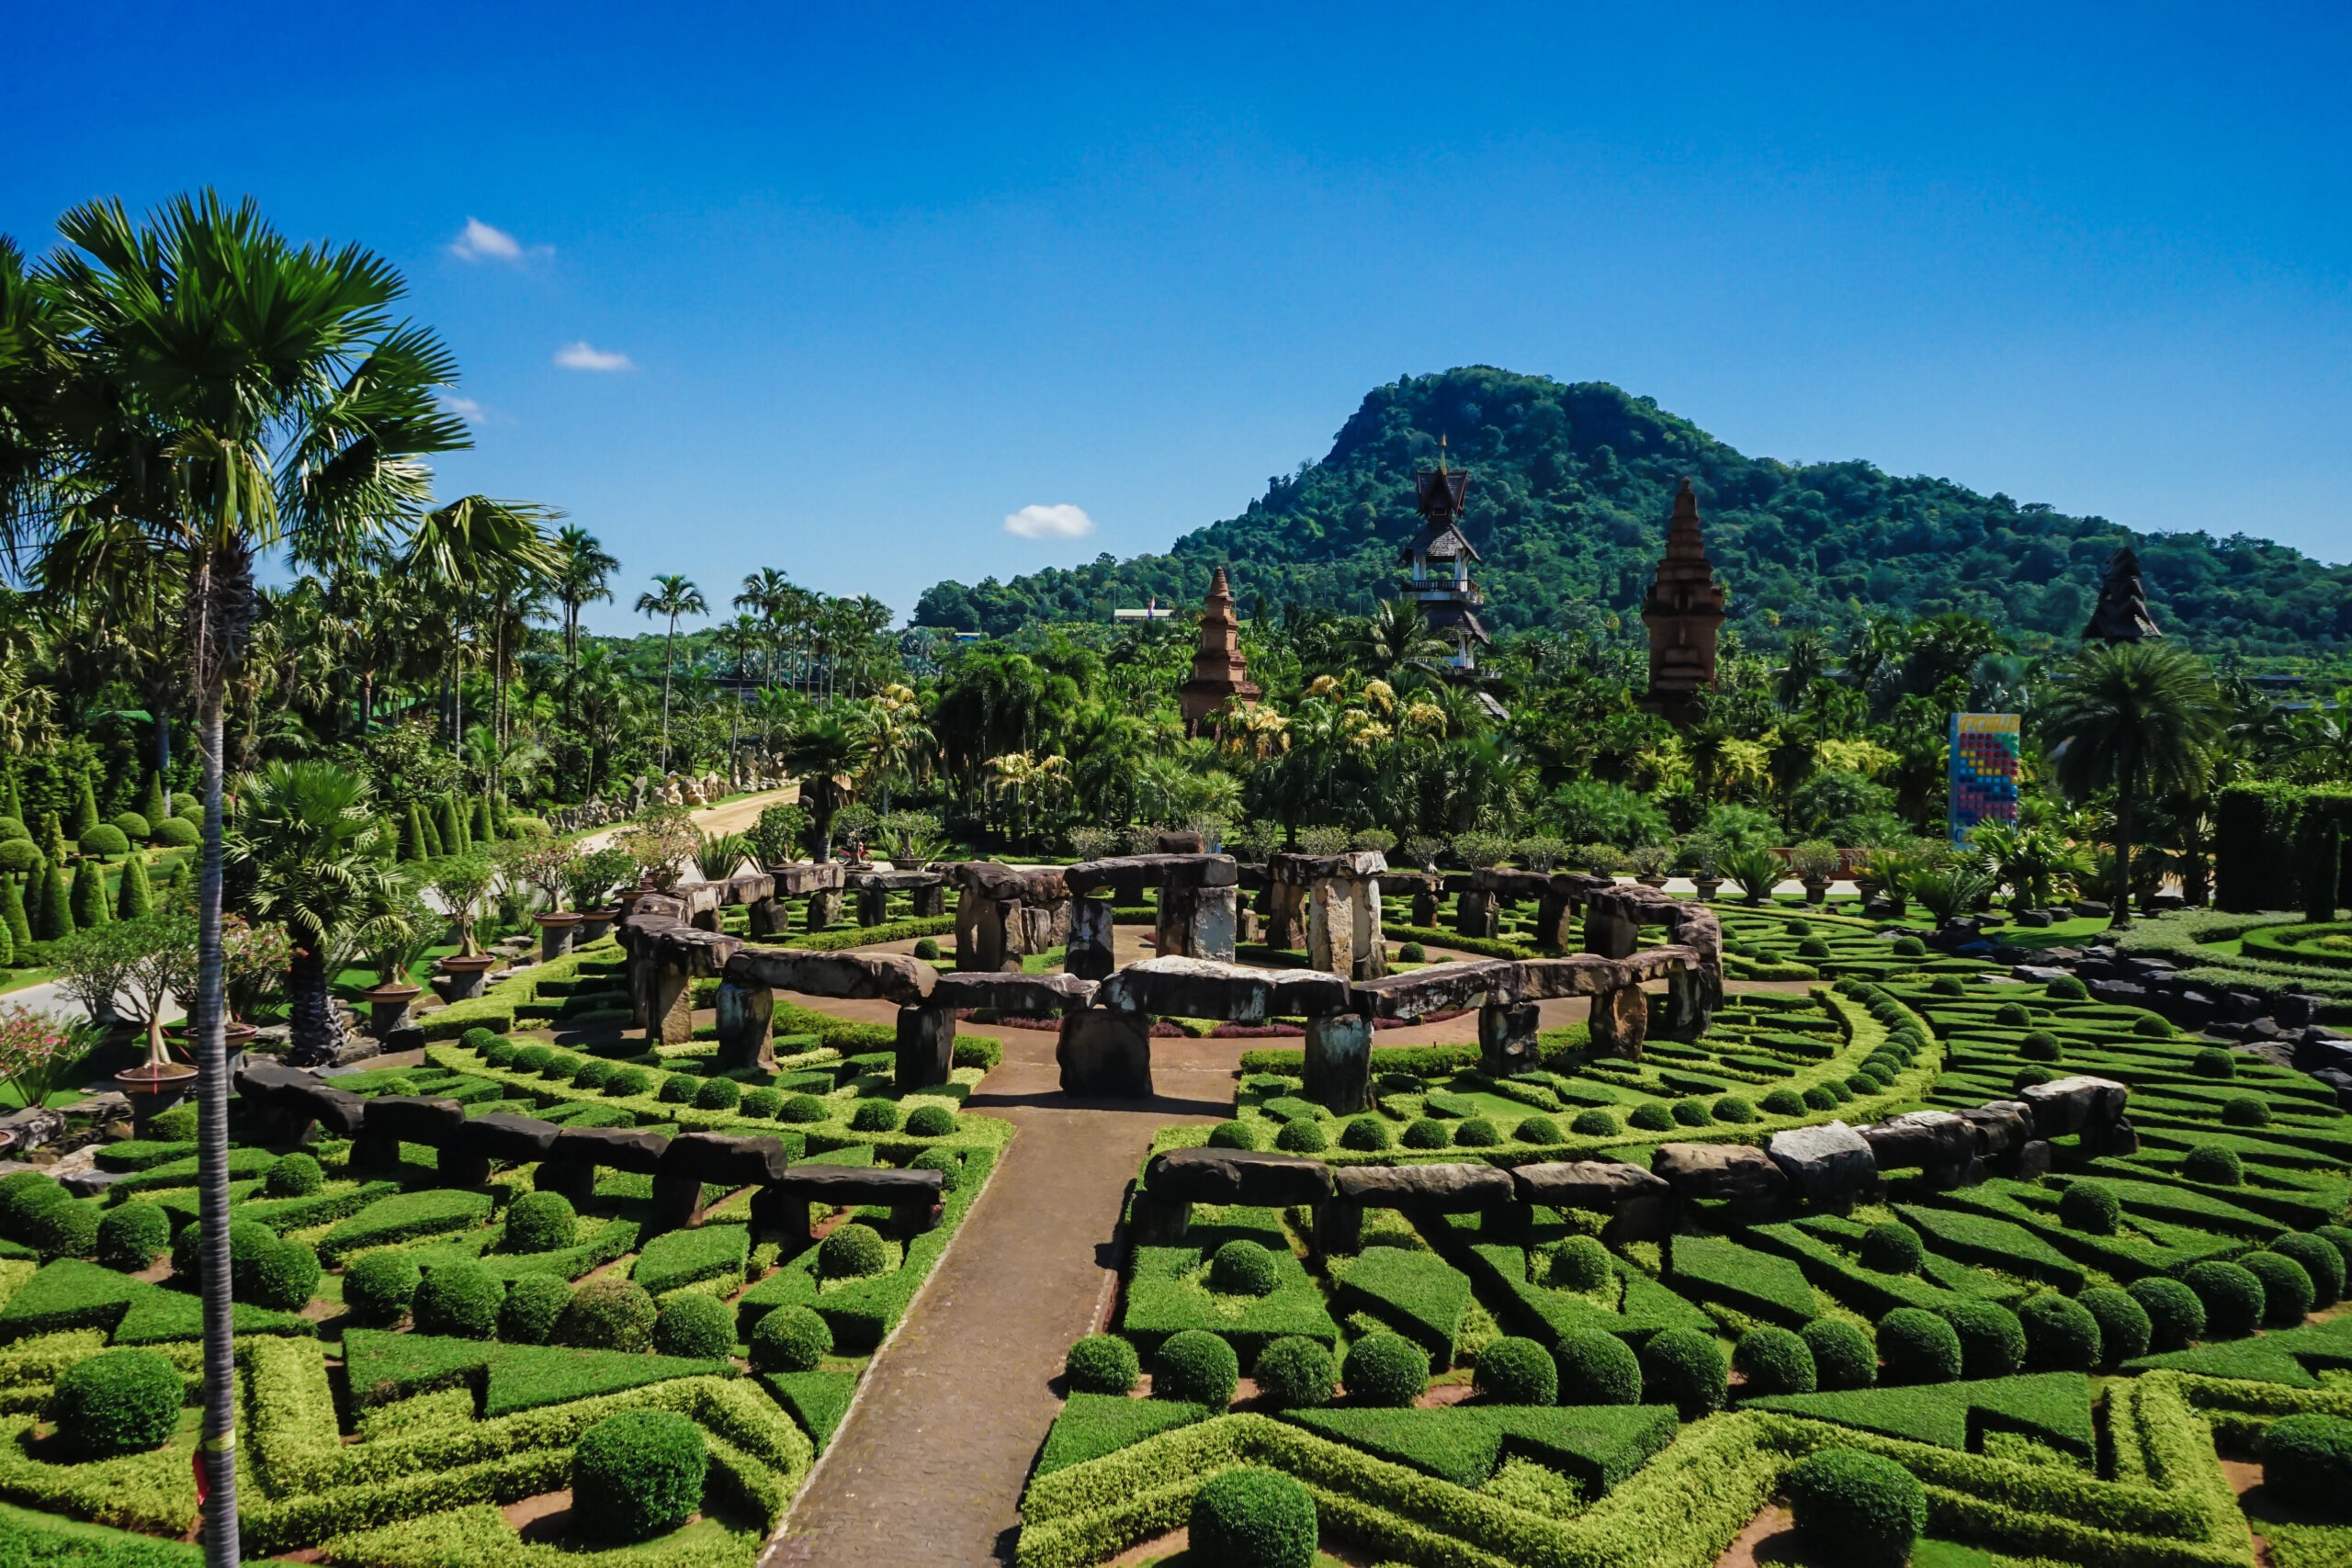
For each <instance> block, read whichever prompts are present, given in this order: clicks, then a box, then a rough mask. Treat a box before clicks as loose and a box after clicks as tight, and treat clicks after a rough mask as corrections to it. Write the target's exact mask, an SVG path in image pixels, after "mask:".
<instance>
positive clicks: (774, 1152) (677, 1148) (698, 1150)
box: [654, 1133, 791, 1187]
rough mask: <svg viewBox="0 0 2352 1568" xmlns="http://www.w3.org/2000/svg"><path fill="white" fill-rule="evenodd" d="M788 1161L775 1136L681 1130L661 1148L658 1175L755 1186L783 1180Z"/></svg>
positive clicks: (722, 1185) (729, 1185)
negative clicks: (687, 1131) (683, 1131)
mask: <svg viewBox="0 0 2352 1568" xmlns="http://www.w3.org/2000/svg"><path fill="white" fill-rule="evenodd" d="M790 1164H791V1160H790V1157H789V1156H786V1153H785V1150H784V1144H783V1142H782V1141H781V1140H779V1139H776V1138H774V1137H732V1136H729V1135H728V1134H722V1133H681V1134H678V1135H677V1136H676V1137H674V1138H672V1139H671V1140H670V1146H669V1147H668V1148H666V1149H663V1150H662V1158H661V1163H660V1166H659V1168H657V1169H656V1170H655V1172H654V1174H655V1175H657V1176H676V1177H690V1178H692V1179H694V1180H695V1181H696V1182H709V1183H711V1184H712V1185H714V1186H718V1187H756V1186H760V1185H762V1184H763V1183H766V1182H771V1181H776V1180H780V1179H783V1177H784V1175H785V1172H786V1168H787V1167H788V1166H789V1165H790Z"/></svg>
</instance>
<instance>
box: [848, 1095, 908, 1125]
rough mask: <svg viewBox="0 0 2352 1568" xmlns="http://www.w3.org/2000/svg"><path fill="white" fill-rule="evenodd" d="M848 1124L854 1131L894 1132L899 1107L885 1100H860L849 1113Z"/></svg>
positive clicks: (897, 1121)
mask: <svg viewBox="0 0 2352 1568" xmlns="http://www.w3.org/2000/svg"><path fill="white" fill-rule="evenodd" d="M849 1125H850V1131H852V1132H854V1133H895V1132H897V1131H898V1130H899V1108H898V1107H897V1106H896V1105H894V1104H892V1103H891V1102H890V1101H889V1100H859V1101H858V1102H857V1109H856V1110H854V1111H851V1112H850V1113H849Z"/></svg>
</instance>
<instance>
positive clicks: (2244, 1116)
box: [2222, 1094, 2270, 1127]
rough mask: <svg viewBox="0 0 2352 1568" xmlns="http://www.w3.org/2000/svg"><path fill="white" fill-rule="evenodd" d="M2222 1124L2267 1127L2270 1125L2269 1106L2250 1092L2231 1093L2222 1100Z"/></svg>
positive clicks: (2225, 1125) (2226, 1125)
mask: <svg viewBox="0 0 2352 1568" xmlns="http://www.w3.org/2000/svg"><path fill="white" fill-rule="evenodd" d="M2269 1125H2270V1106H2269V1104H2268V1103H2267V1101H2264V1100H2256V1098H2255V1097H2254V1096H2253V1095H2250V1094H2233V1095H2232V1096H2230V1098H2229V1099H2227V1100H2223V1101H2222V1126H2224V1127H2267V1126H2269Z"/></svg>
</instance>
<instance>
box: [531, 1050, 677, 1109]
mask: <svg viewBox="0 0 2352 1568" xmlns="http://www.w3.org/2000/svg"><path fill="white" fill-rule="evenodd" d="M515 1066H517V1067H521V1066H522V1058H521V1057H519V1056H518V1057H516V1058H515ZM526 1070H527V1069H526ZM701 1087H702V1080H701V1079H700V1078H698V1077H695V1076H694V1075H693V1074H691V1073H672V1074H671V1075H670V1076H669V1077H665V1078H663V1079H662V1089H661V1091H660V1093H659V1094H658V1095H657V1096H656V1097H655V1098H657V1099H659V1100H661V1101H662V1104H664V1105H687V1104H691V1103H692V1102H693V1100H694V1098H695V1090H696V1089H700V1088H701Z"/></svg>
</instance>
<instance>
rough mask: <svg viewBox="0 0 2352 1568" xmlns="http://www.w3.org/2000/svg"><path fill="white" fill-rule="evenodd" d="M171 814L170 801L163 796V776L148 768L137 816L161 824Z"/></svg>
mask: <svg viewBox="0 0 2352 1568" xmlns="http://www.w3.org/2000/svg"><path fill="white" fill-rule="evenodd" d="M171 814H172V803H171V800H170V798H169V797H168V796H167V795H164V775H163V774H161V773H157V772H156V771H155V770H154V769H153V768H150V769H148V770H147V787H146V788H145V789H144V790H142V791H141V792H140V795H139V815H140V816H141V817H144V818H147V820H148V821H149V822H151V823H153V822H161V821H162V820H163V819H164V818H166V817H169V816H170V815H171Z"/></svg>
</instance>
